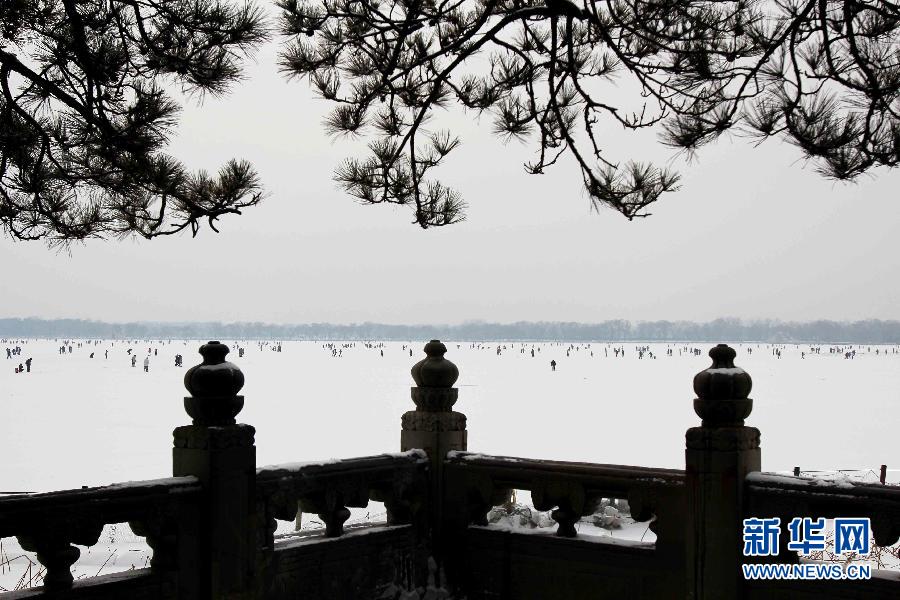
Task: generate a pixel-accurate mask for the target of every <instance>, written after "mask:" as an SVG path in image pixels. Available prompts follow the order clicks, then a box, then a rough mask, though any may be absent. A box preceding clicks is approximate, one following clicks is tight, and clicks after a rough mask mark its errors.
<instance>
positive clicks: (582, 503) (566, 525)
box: [531, 480, 588, 537]
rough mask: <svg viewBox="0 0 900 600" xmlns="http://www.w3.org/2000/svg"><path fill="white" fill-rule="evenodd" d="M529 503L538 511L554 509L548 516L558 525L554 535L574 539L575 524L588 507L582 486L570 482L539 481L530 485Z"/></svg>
mask: <svg viewBox="0 0 900 600" xmlns="http://www.w3.org/2000/svg"><path fill="white" fill-rule="evenodd" d="M531 501H532V503H533V504H534V507H535V508H536V509H538V510H551V509H554V510H553V512H552V513H550V516H551V517H553V520H554V521H556V522H557V523H558V524H559V525H558V527H557V528H556V535H558V536H560V537H575V536H576V535H577V532H576V530H575V523H577V522H578V520H579V519H581V517H582V515H583V514H584V513H585V508H586V506H587V505H588V503H587V497H586V495H585V491H584V486H582V485H581V484H579V483H574V482H571V481H552V480H551V481H541V482H535V483H534V484H532V490H531Z"/></svg>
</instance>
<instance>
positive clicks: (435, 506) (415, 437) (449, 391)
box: [400, 340, 466, 560]
mask: <svg viewBox="0 0 900 600" xmlns="http://www.w3.org/2000/svg"><path fill="white" fill-rule="evenodd" d="M446 352H447V347H446V346H445V345H444V344H442V343H441V342H440V341H439V340H431V341H430V342H428V343H427V344H425V354H426V357H425V358H424V359H422V360H421V361H419V362H417V363H416V364H415V365H413V368H412V370H411V371H410V372H411V374H412V378H413V381H415V383H416V385H415V387H413V388H411V393H412V400H413V402H414V403H415V405H416V410H411V411H409V412H406V413H404V414H403V422H402V423H403V429H402V431H401V433H400V448H401V450H403V451H406V450H411V449H413V448H418V449H421V450H424V451H425V452H426V453H427V454H428V458H429V460H430V472H429V478H428V479H429V489H428V511H427V513H428V514H427V519H428V535H429V537H430V538H431V541H432V547H433V548H434V551H435V554H436V557H437V558H438V560H440V555H441V551H440V544H441V542H440V540H441V534H440V530H441V524H442V522H443V521H444V520H445V515H444V505H445V501H446V499H445V498H444V458H445V457H446V456H447V453H448V452H449V451H451V450H465V449H466V416H465V415H464V414H462V413H458V412H455V411H453V410H451V409H452V407H453V404H454V403H455V402H456V399H457V397H458V394H459V390H458V389H457V388H455V387H453V384H454V383H456V380H457V378H458V377H459V369H457V368H456V365H454V364H453V363H452V362H450V361H449V360H447V359H446V358H444V354H445V353H446Z"/></svg>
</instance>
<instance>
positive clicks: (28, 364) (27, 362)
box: [25, 356, 31, 373]
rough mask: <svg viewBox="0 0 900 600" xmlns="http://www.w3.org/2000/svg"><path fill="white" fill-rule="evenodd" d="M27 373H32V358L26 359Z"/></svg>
mask: <svg viewBox="0 0 900 600" xmlns="http://www.w3.org/2000/svg"><path fill="white" fill-rule="evenodd" d="M25 371H26V372H28V373H31V357H30V356H29V357H28V358H27V359H25Z"/></svg>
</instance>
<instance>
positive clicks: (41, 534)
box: [16, 518, 103, 592]
mask: <svg viewBox="0 0 900 600" xmlns="http://www.w3.org/2000/svg"><path fill="white" fill-rule="evenodd" d="M102 531H103V523H102V522H101V521H99V520H97V521H95V520H92V519H87V520H79V521H73V520H68V519H65V518H63V519H62V520H59V521H56V522H49V523H41V524H37V525H36V526H34V527H28V528H26V532H24V533H22V534H20V535H18V536H16V537H17V538H18V540H19V545H20V546H22V549H23V550H28V551H29V552H34V553H36V554H37V559H38V562H40V563H41V564H42V565H44V568H45V569H46V573H45V574H44V583H43V585H44V590H45V591H47V592H54V591H63V590H68V589H70V588H71V587H72V582H73V581H74V577H73V576H72V565H74V564H75V562H76V561H77V560H78V557H79V556H81V550H80V549H79V548H78V547H76V546H75V544H78V545H80V546H93V545H94V544H96V543H97V540H98V539H99V538H100V533H101V532H102Z"/></svg>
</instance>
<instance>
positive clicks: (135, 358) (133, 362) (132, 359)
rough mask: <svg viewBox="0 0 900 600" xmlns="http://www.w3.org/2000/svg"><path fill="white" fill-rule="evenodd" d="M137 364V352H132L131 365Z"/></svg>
mask: <svg viewBox="0 0 900 600" xmlns="http://www.w3.org/2000/svg"><path fill="white" fill-rule="evenodd" d="M136 364H137V354H132V355H131V366H132V367H133V366H134V365H136Z"/></svg>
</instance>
